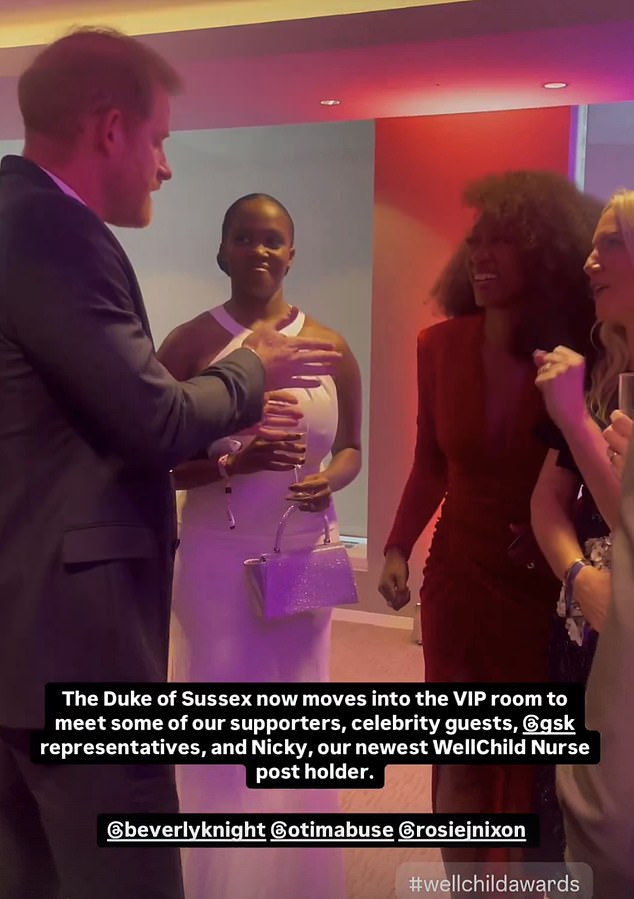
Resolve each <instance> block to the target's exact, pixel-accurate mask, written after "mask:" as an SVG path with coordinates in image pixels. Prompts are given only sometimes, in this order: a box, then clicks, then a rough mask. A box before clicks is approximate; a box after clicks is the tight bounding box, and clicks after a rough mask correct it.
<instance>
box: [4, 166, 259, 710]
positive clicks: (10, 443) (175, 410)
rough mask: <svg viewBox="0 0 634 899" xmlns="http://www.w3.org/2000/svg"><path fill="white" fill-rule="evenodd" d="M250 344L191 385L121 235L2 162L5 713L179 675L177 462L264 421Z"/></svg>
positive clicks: (32, 174) (29, 173) (43, 179)
mask: <svg viewBox="0 0 634 899" xmlns="http://www.w3.org/2000/svg"><path fill="white" fill-rule="evenodd" d="M263 381H264V376H263V369H262V366H261V364H260V362H259V360H258V359H257V357H256V356H255V355H254V354H253V353H251V352H250V351H248V350H238V351H237V352H235V353H232V354H231V355H230V356H228V357H227V358H226V359H225V360H224V361H223V362H222V363H221V364H219V365H215V366H212V367H210V368H209V369H207V370H206V371H205V372H203V373H202V375H201V376H200V377H197V378H193V379H192V380H190V381H187V382H184V383H178V382H177V381H175V380H174V379H173V378H172V377H171V376H170V375H169V373H168V372H167V371H166V369H165V368H163V366H162V365H161V364H160V363H159V362H158V360H157V359H156V357H155V355H154V348H153V345H152V339H151V336H150V329H149V325H148V320H147V315H146V312H145V308H144V306H143V300H142V297H141V293H140V290H139V287H138V284H137V281H136V278H135V276H134V272H133V270H132V266H131V264H130V262H129V260H128V259H127V257H126V255H125V253H124V251H123V249H122V247H121V245H120V244H119V243H118V241H117V240H116V238H115V237H114V236H113V234H112V233H111V231H110V230H109V229H108V228H107V227H105V225H104V224H103V223H102V222H101V221H100V220H99V219H98V218H97V216H96V215H94V213H93V212H91V210H90V209H88V208H87V207H86V206H84V205H83V204H82V203H80V202H78V201H77V200H75V199H73V198H71V197H69V196H67V195H66V194H64V193H63V192H62V191H60V190H59V189H58V187H57V186H56V185H55V184H54V183H53V181H52V180H51V179H50V178H49V177H48V175H46V173H45V172H43V171H42V170H41V169H40V168H38V167H37V166H35V165H34V164H32V163H31V162H29V161H27V160H25V159H22V158H19V157H6V158H5V159H4V160H3V161H2V165H1V167H0V724H2V725H5V726H13V727H29V726H38V725H41V724H42V723H43V697H44V685H45V684H46V683H47V682H49V681H91V680H92V681H95V680H102V681H108V680H113V681H121V680H130V681H157V680H162V679H164V677H165V674H166V664H167V640H168V624H169V604H170V589H171V577H172V562H173V552H174V548H175V536H176V535H175V515H174V494H173V489H172V484H171V478H170V474H169V471H170V468H172V467H173V466H174V465H176V464H177V463H178V462H181V461H183V460H185V459H188V458H191V457H193V456H195V455H196V454H198V453H199V452H201V451H203V450H204V448H205V447H206V446H208V445H209V443H210V442H211V441H213V440H214V439H216V438H217V437H220V436H222V435H225V434H229V433H232V432H235V431H239V430H241V429H242V428H244V427H247V426H248V425H250V424H252V423H253V422H255V421H257V419H258V418H259V416H260V414H261V408H262V391H263Z"/></svg>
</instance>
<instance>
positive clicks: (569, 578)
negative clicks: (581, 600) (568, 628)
mask: <svg viewBox="0 0 634 899" xmlns="http://www.w3.org/2000/svg"><path fill="white" fill-rule="evenodd" d="M589 564H590V563H589V562H588V561H587V559H575V561H574V562H573V563H572V564H571V565H569V566H568V568H567V569H566V571H565V573H564V577H563V582H562V583H563V586H564V602H565V604H566V617H567V618H569V617H571V615H572V603H573V599H572V593H573V589H574V586H575V581H576V580H577V576H578V575H579V572H580V571H581V570H582V569H583V568H585V567H586V566H587V565H589Z"/></svg>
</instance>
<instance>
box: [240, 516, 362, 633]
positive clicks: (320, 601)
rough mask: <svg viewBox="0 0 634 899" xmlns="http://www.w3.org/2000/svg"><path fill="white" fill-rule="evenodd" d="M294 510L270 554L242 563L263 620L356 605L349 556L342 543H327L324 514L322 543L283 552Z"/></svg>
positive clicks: (283, 520)
mask: <svg viewBox="0 0 634 899" xmlns="http://www.w3.org/2000/svg"><path fill="white" fill-rule="evenodd" d="M296 508H297V506H295V505H291V506H289V508H288V509H287V510H286V512H285V513H284V515H283V516H282V518H281V520H280V523H279V525H278V528H277V532H276V534H275V544H274V546H273V552H272V553H263V554H262V555H261V556H260V557H259V558H257V559H246V560H245V562H244V570H245V572H246V575H247V579H248V581H249V583H250V585H251V587H252V589H253V592H254V594H255V598H256V600H257V602H258V606H259V609H260V611H261V613H262V617H263V618H266V619H269V620H272V619H275V618H285V617H287V616H289V615H296V614H298V613H299V612H310V611H312V610H313V609H324V608H328V607H330V606H339V605H350V604H352V603H357V602H359V597H358V596H357V588H356V585H355V582H354V574H353V572H352V565H351V564H350V559H349V557H348V553H347V552H346V548H345V546H344V545H343V544H342V543H331V542H330V524H329V522H328V519H327V518H326V516H325V515H324V542H323V543H320V544H319V545H317V546H312V547H307V548H302V549H290V550H282V548H281V545H282V534H283V532H284V528H285V526H286V522H287V521H288V518H289V516H290V515H291V513H292V512H293V511H294V510H295V509H296Z"/></svg>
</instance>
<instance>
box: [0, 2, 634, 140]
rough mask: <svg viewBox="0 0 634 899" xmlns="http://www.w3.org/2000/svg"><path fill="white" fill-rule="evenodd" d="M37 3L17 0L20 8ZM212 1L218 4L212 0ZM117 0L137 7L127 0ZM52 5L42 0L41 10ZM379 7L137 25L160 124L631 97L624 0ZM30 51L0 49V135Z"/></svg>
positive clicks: (629, 27)
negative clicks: (158, 80) (156, 70)
mask: <svg viewBox="0 0 634 899" xmlns="http://www.w3.org/2000/svg"><path fill="white" fill-rule="evenodd" d="M251 2H252V0H237V2H235V0H234V3H233V4H232V5H233V6H234V7H236V8H237V9H239V8H240V7H241V5H244V4H249V3H251ZM258 2H259V0H258ZM328 2H330V0H319V2H318V3H316V4H315V3H313V2H312V0H294V5H295V7H297V9H299V8H300V7H301V8H304V9H306V8H310V9H311V10H312V11H313V12H314V10H315V8H316V7H317V6H318V7H319V8H320V9H324V8H325V7H326V3H328ZM332 2H333V3H334V2H335V0H332ZM42 3H43V0H30V3H29V2H28V0H26V2H25V3H24V6H23V7H22V9H21V12H22V11H23V10H25V9H26V8H29V7H36V6H41V5H42ZM218 4H219V5H222V6H226V4H225V3H224V2H223V0H218ZM118 5H119V4H118V3H117V2H114V0H93V2H92V4H91V7H92V9H93V11H94V10H97V11H102V10H103V13H104V18H102V19H101V22H102V24H115V25H116V24H118V23H117V22H116V21H115V20H114V19H112V18H108V17H106V10H110V11H113V10H114V8H115V7H116V6H118ZM168 5H169V4H168V3H167V0H164V2H163V3H161V0H159V2H155V3H153V4H152V6H153V8H155V10H158V9H160V8H165V7H167V6H168ZM194 5H196V6H199V7H200V6H207V7H208V6H209V5H210V4H209V3H208V2H207V3H202V4H188V3H185V4H179V5H174V4H172V12H174V11H175V10H176V11H178V12H179V13H181V14H183V13H184V12H185V11H186V10H187V9H189V8H190V6H194ZM288 5H289V3H288V2H287V3H286V6H288ZM290 5H293V4H290ZM338 5H339V6H340V7H341V6H342V3H339V4H338ZM348 5H351V4H348ZM381 5H385V4H381ZM397 5H398V6H399V7H401V6H402V5H404V4H401V3H398V2H397ZM8 6H9V3H8V0H0V31H1V32H2V34H4V28H2V24H1V23H2V17H1V13H2V12H3V11H6V10H7V9H8ZM126 6H127V7H128V8H136V9H137V10H138V8H140V7H141V6H145V7H146V9H147V4H145V3H141V2H137V3H136V4H135V3H133V2H131V0H128V2H127V4H126ZM65 7H66V4H64V3H61V2H57V3H53V4H51V3H50V0H49V3H47V4H46V8H47V10H48V11H49V12H50V11H51V9H62V8H65ZM393 7H394V4H391V5H390V9H389V10H383V11H375V12H367V13H364V14H352V13H350V14H347V15H339V16H325V17H320V18H304V19H301V20H300V19H296V20H289V21H278V22H257V23H255V24H249V25H233V26H228V27H222V28H197V29H193V30H189V27H188V26H189V24H190V23H189V22H188V21H185V19H184V18H182V17H181V20H180V29H181V30H178V31H172V32H170V33H162V34H156V33H154V34H152V35H150V36H149V37H147V40H148V42H150V43H151V44H152V45H153V46H155V47H156V48H157V49H158V50H159V51H160V52H162V53H164V54H165V55H166V56H167V57H168V58H169V59H171V60H172V61H173V62H174V63H175V64H176V65H177V67H178V68H179V69H180V70H181V71H182V73H183V75H184V77H185V81H186V84H187V88H188V89H187V91H186V93H185V94H184V95H183V96H182V97H180V98H178V99H177V100H176V101H175V106H174V127H175V128H177V129H187V128H212V127H240V126H252V125H269V124H281V123H292V122H313V121H314V122H316V121H332V120H342V119H364V118H380V117H383V116H401V115H424V114H435V113H449V112H464V111H478V110H484V109H505V108H518V107H534V106H549V105H550V106H552V105H576V104H580V103H599V102H615V101H622V100H634V53H633V48H634V2H633V0H601V2H597V0H468V2H453V3H449V4H447V3H442V4H436V5H425V6H421V5H420V4H418V5H417V6H416V7H414V8H397V9H394V8H393ZM244 8H246V7H244V6H243V10H242V11H244ZM275 8H276V9H279V8H280V7H279V4H275ZM112 14H114V13H112ZM128 30H129V29H128ZM34 52H35V48H34V47H14V48H6V49H0V137H18V136H19V134H20V121H19V114H18V111H17V108H16V104H15V80H16V76H17V74H18V73H19V72H20V71H21V70H22V68H23V67H24V66H25V65H26V63H27V62H28V60H29V58H30V57H31V56H32V54H33V53H34ZM551 80H557V81H559V80H562V81H568V82H569V85H570V86H569V87H568V88H567V89H565V90H562V91H546V90H544V88H543V87H542V84H543V82H544V81H551ZM329 97H335V98H338V99H341V100H342V103H341V105H340V106H337V107H323V106H321V105H320V103H319V101H320V100H321V99H324V98H329Z"/></svg>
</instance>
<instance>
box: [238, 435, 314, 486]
mask: <svg viewBox="0 0 634 899" xmlns="http://www.w3.org/2000/svg"><path fill="white" fill-rule="evenodd" d="M305 461H306V442H305V439H303V435H302V434H298V433H297V432H293V431H285V430H281V429H279V428H271V427H263V426H261V427H260V428H259V430H258V431H257V433H256V436H255V439H254V440H252V441H251V442H250V443H248V444H247V445H246V446H245V447H244V448H243V449H241V450H240V451H239V452H238V453H235V455H233V456H230V457H229V464H228V465H227V473H228V474H229V475H233V474H251V473H252V472H254V471H291V470H292V469H293V468H295V466H296V465H303V464H304V462H305Z"/></svg>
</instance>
